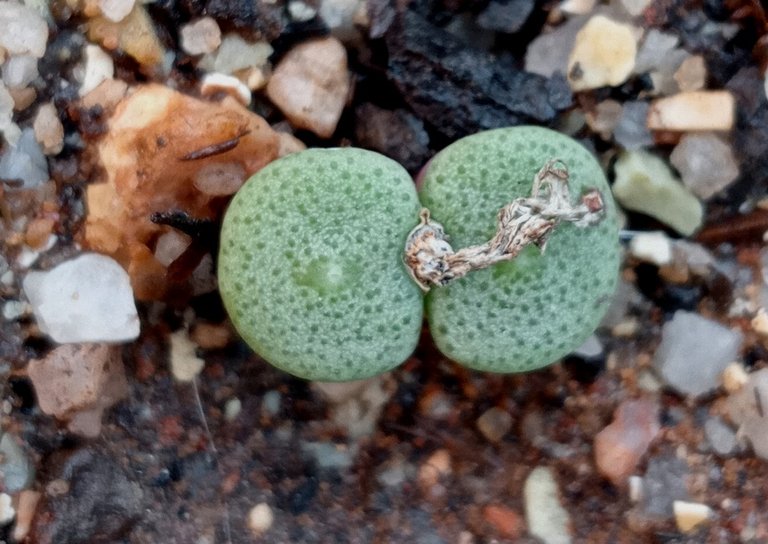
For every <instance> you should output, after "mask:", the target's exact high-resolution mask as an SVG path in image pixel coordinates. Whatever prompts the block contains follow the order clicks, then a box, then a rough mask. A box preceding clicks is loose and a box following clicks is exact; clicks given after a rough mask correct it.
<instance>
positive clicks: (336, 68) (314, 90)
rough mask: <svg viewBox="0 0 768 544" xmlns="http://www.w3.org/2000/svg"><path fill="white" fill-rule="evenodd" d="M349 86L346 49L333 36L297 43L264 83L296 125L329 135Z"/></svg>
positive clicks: (337, 118)
mask: <svg viewBox="0 0 768 544" xmlns="http://www.w3.org/2000/svg"><path fill="white" fill-rule="evenodd" d="M349 89H350V79H349V73H348V72H347V52H346V50H345V49H344V46H343V45H342V44H341V42H340V41H339V40H337V39H336V38H332V37H329V38H324V39H321V40H312V41H309V42H304V43H302V44H300V45H297V46H296V47H294V48H293V49H291V50H290V51H289V52H288V54H286V55H285V57H284V58H283V60H282V61H281V62H280V64H278V65H277V67H276V68H275V71H274V73H273V74H272V77H271V78H270V79H269V82H268V83H267V96H268V97H269V99H270V100H272V102H274V103H275V105H276V106H277V107H278V108H280V111H282V112H283V114H285V116H286V117H287V118H288V120H289V121H290V122H291V124H293V125H294V126H295V127H297V128H303V129H307V130H311V131H312V132H314V133H315V134H317V135H318V136H320V137H322V138H330V137H331V135H332V134H333V132H334V131H335V130H336V124H337V123H338V122H339V118H340V117H341V112H342V110H343V109H344V104H345V103H346V101H347V95H348V94H349Z"/></svg>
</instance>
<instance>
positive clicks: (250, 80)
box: [235, 66, 267, 91]
mask: <svg viewBox="0 0 768 544" xmlns="http://www.w3.org/2000/svg"><path fill="white" fill-rule="evenodd" d="M235 75H236V76H237V77H238V78H239V79H240V81H242V82H243V83H245V86H246V87H248V88H249V89H250V90H252V91H258V90H260V89H263V88H264V86H265V85H266V84H267V75H266V74H265V73H264V69H263V68H259V67H258V66H251V67H250V68H246V69H245V70H240V71H239V72H237V74H235Z"/></svg>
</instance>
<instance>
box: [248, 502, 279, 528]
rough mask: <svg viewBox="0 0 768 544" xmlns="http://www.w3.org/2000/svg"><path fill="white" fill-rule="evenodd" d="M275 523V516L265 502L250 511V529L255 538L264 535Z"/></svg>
mask: <svg viewBox="0 0 768 544" xmlns="http://www.w3.org/2000/svg"><path fill="white" fill-rule="evenodd" d="M274 521H275V515H274V514H273V513H272V509H271V508H270V507H269V505H268V504H267V503H265V502H262V503H260V504H257V505H256V506H254V507H253V508H251V509H250V510H249V511H248V528H249V529H250V530H251V532H252V533H253V534H254V535H255V536H260V535H263V534H264V533H266V532H267V531H269V528H270V527H272V523H274Z"/></svg>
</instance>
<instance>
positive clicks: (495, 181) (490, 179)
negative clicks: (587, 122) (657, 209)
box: [420, 126, 619, 372]
mask: <svg viewBox="0 0 768 544" xmlns="http://www.w3.org/2000/svg"><path fill="white" fill-rule="evenodd" d="M553 158H556V159H561V160H562V161H563V162H564V163H565V165H566V166H567V167H568V171H569V173H570V178H569V186H570V191H571V197H572V200H573V202H576V201H577V200H578V198H579V197H580V195H581V194H582V193H583V192H584V191H586V190H587V189H588V188H592V187H596V188H597V189H599V190H600V192H601V193H602V195H603V198H604V199H605V202H606V212H607V213H606V216H605V218H604V219H603V220H602V222H601V223H600V224H599V225H597V226H592V227H588V228H578V227H576V226H574V225H572V224H570V223H565V222H564V223H561V224H560V225H558V226H557V228H556V229H555V230H554V232H553V234H552V236H551V237H550V239H549V242H548V244H547V247H546V251H545V252H544V253H543V254H541V253H540V252H539V250H538V248H535V247H528V248H526V249H525V250H524V251H523V253H522V254H521V255H520V256H518V258H517V259H515V260H514V261H510V262H506V263H501V264H498V265H495V266H492V267H491V268H488V269H485V270H479V271H474V272H472V273H470V274H469V275H468V276H467V277H465V278H462V279H460V280H458V281H455V282H453V283H452V284H450V285H449V286H447V287H443V288H437V289H433V290H432V291H431V292H430V293H429V295H428V296H427V306H426V309H427V319H428V320H429V324H430V330H431V332H432V336H433V337H434V339H435V342H436V344H437V346H438V348H439V349H440V351H442V352H443V353H444V354H445V355H447V356H448V357H450V358H452V359H453V360H455V361H456V362H458V363H461V364H463V365H465V366H468V367H470V368H474V369H477V370H484V371H490V372H525V371H529V370H534V369H537V368H540V367H543V366H546V365H548V364H550V363H552V362H554V361H556V360H557V359H559V358H561V357H562V356H564V355H566V354H567V353H569V352H570V351H572V350H574V349H575V348H577V347H579V345H580V344H581V343H582V342H583V341H584V340H585V339H586V338H587V337H588V336H589V335H590V334H591V333H592V332H593V331H594V329H595V328H596V326H597V325H598V323H599V321H600V319H601V318H602V316H603V314H604V313H605V310H606V309H607V306H608V303H609V301H610V299H611V295H612V294H613V292H614V289H615V286H616V281H617V276H618V266H619V243H618V227H617V219H616V205H615V203H614V202H613V200H612V197H611V191H610V189H609V187H608V184H607V182H606V179H605V176H604V175H603V172H602V170H601V168H600V166H599V165H598V163H597V161H596V160H595V159H594V158H593V156H592V155H591V154H590V153H589V151H587V150H586V149H585V148H584V147H582V146H581V145H580V144H579V143H578V142H576V141H574V140H572V139H571V138H568V137H566V136H563V135H561V134H558V133H556V132H553V131H551V130H549V129H544V128H539V127H529V126H523V127H513V128H503V129H498V130H491V131H487V132H482V133H479V134H476V135H474V136H469V137H467V138H463V139H462V140H459V141H457V142H455V143H454V144H452V145H450V146H448V147H447V148H445V149H444V150H443V151H442V152H440V153H439V154H438V155H437V156H436V157H435V158H434V159H433V161H432V162H431V164H430V165H429V167H428V169H427V172H426V174H425V178H424V181H423V185H422V188H421V194H420V196H421V201H422V204H423V205H424V206H426V207H427V208H429V209H430V210H431V212H432V217H433V218H434V219H435V220H436V221H439V222H440V223H442V224H443V226H444V227H445V231H446V233H447V234H448V235H449V236H450V242H451V245H452V246H453V247H454V248H461V247H466V246H469V245H474V244H480V243H483V242H485V241H487V240H489V239H490V238H491V237H492V236H493V234H494V232H495V229H496V215H497V213H498V211H499V209H501V208H502V207H503V206H504V205H505V204H508V203H509V202H511V201H512V200H514V199H515V198H518V197H522V196H530V193H531V185H532V182H533V179H534V176H535V175H536V173H537V172H538V170H539V169H540V168H541V167H542V166H543V165H544V164H545V163H546V162H547V161H548V160H550V159H553Z"/></svg>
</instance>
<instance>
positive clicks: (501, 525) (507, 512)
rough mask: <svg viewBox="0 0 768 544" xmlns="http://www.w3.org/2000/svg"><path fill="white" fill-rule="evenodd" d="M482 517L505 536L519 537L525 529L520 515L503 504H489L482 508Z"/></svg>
mask: <svg viewBox="0 0 768 544" xmlns="http://www.w3.org/2000/svg"><path fill="white" fill-rule="evenodd" d="M483 517H484V518H485V521H487V522H488V523H490V524H491V525H493V527H494V528H495V529H496V530H497V531H498V532H499V534H501V535H502V536H504V537H506V538H511V539H515V538H520V536H521V535H522V534H523V531H524V530H525V522H524V521H523V518H522V516H521V515H520V514H518V513H517V512H515V511H514V510H511V509H509V508H507V507H505V506H499V505H496V504H489V505H488V506H486V507H485V508H483Z"/></svg>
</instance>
